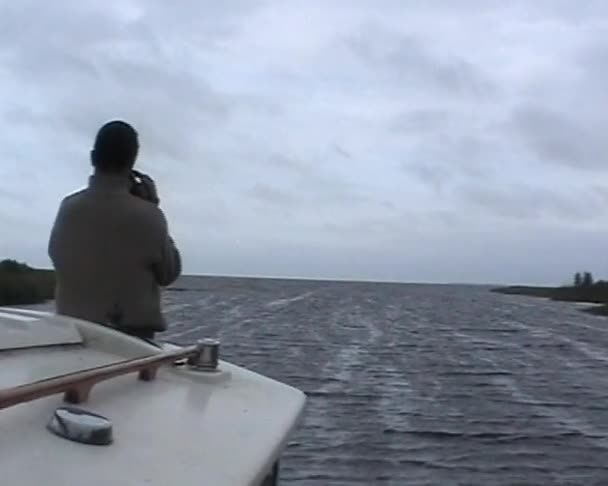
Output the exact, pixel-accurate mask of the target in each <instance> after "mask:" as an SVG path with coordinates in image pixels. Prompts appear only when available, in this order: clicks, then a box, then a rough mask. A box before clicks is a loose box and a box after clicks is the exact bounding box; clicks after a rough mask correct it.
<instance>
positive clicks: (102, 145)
mask: <svg viewBox="0 0 608 486" xmlns="http://www.w3.org/2000/svg"><path fill="white" fill-rule="evenodd" d="M138 151H139V142H138V139H137V132H136V131H135V129H134V128H133V127H132V126H131V125H129V124H128V123H125V122H123V121H119V120H115V121H111V122H108V123H106V124H105V125H104V126H102V127H101V128H100V129H99V131H98V132H97V136H96V137H95V145H94V146H93V150H92V151H91V162H92V163H93V167H95V169H96V170H98V171H100V172H109V173H123V172H128V171H130V170H131V169H132V168H133V166H134V165H135V159H136V158H137V152H138Z"/></svg>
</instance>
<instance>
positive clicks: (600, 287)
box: [491, 272, 608, 316]
mask: <svg viewBox="0 0 608 486" xmlns="http://www.w3.org/2000/svg"><path fill="white" fill-rule="evenodd" d="M491 292H495V293H499V294H506V295H526V296H529V297H541V298H545V299H549V300H555V301H561V302H581V303H587V304H596V305H594V306H589V307H585V308H583V309H581V310H582V311H583V312H587V313H589V314H595V315H600V316H608V282H607V281H604V280H598V281H597V282H595V281H594V280H593V275H592V274H591V272H582V273H581V272H577V273H576V274H575V275H574V279H573V282H572V284H570V285H562V286H560V287H535V286H528V285H511V286H508V287H497V288H493V289H491Z"/></svg>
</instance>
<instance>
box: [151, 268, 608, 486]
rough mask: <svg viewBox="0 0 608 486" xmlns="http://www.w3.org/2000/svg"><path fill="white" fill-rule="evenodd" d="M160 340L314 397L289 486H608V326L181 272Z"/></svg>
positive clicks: (372, 290)
mask: <svg viewBox="0 0 608 486" xmlns="http://www.w3.org/2000/svg"><path fill="white" fill-rule="evenodd" d="M179 285H180V286H181V287H186V288H188V289H189V290H186V291H170V292H166V294H165V297H164V298H165V309H166V312H167V315H168V317H169V320H170V322H171V328H170V330H169V331H168V332H167V333H165V334H164V336H163V337H166V338H167V339H170V340H172V341H176V342H181V343H191V342H192V341H193V340H195V339H197V338H200V337H205V336H206V337H219V338H220V339H221V341H222V358H223V359H226V360H229V361H232V362H234V363H236V364H239V365H242V366H246V367H249V368H252V369H253V370H255V371H258V372H260V373H262V374H265V375H268V376H270V377H272V378H275V379H277V380H280V381H284V382H286V383H288V384H291V385H293V386H296V387H298V388H300V389H302V390H303V391H305V392H306V394H307V395H308V403H307V407H306V413H305V417H304V420H303V422H302V423H301V425H300V427H299V429H298V430H297V433H296V434H295V436H294V437H293V439H292V441H291V443H290V446H289V448H288V450H287V452H286V454H285V456H284V458H283V461H282V483H281V484H283V485H289V486H309V485H310V486H312V485H315V486H317V485H318V486H338V485H375V484H378V485H399V486H407V485H446V486H451V485H487V486H494V485H600V484H602V485H605V484H608V319H606V318H602V317H596V316H591V315H587V314H584V313H582V312H580V310H578V308H579V307H578V306H576V305H572V304H567V303H556V302H548V301H544V300H537V299H534V298H528V297H516V296H504V295H498V294H493V293H491V292H489V291H488V289H487V288H484V287H473V286H472V287H468V286H433V285H398V284H372V283H336V282H310V281H281V280H263V279H232V278H187V279H183V280H182V281H180V283H179Z"/></svg>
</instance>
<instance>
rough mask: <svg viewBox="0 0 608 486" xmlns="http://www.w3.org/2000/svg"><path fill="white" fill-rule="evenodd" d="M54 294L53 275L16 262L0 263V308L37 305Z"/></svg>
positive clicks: (3, 261) (7, 260) (5, 261)
mask: <svg viewBox="0 0 608 486" xmlns="http://www.w3.org/2000/svg"><path fill="white" fill-rule="evenodd" d="M54 294H55V273H54V272H53V271H52V270H39V269H35V268H32V267H30V266H29V265H27V264H25V263H20V262H18V261H16V260H10V259H6V260H2V261H0V306H1V305H28V304H38V303H41V302H44V301H46V300H49V299H52V298H53V297H54Z"/></svg>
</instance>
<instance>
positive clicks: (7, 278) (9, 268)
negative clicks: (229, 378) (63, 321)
mask: <svg viewBox="0 0 608 486" xmlns="http://www.w3.org/2000/svg"><path fill="white" fill-rule="evenodd" d="M169 290H173V291H184V290H186V289H185V288H181V287H175V288H171V289H169ZM490 292H494V293H499V294H505V295H524V296H529V297H539V298H544V299H549V300H555V301H562V302H581V303H587V304H596V305H594V306H589V307H586V308H583V309H582V310H583V311H584V312H588V313H590V314H596V315H601V316H608V281H604V280H598V281H597V282H596V281H594V280H593V275H592V274H591V273H590V272H582V273H581V272H577V273H576V274H575V275H574V279H573V282H572V284H570V285H562V286H559V287H547V286H531V285H510V286H506V287H495V288H492V289H490ZM54 298H55V272H54V271H53V270H46V269H38V268H32V267H30V266H29V265H27V264H25V263H21V262H18V261H16V260H10V259H5V260H1V261H0V306H11V305H32V304H42V303H44V302H46V301H49V300H53V299H54Z"/></svg>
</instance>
